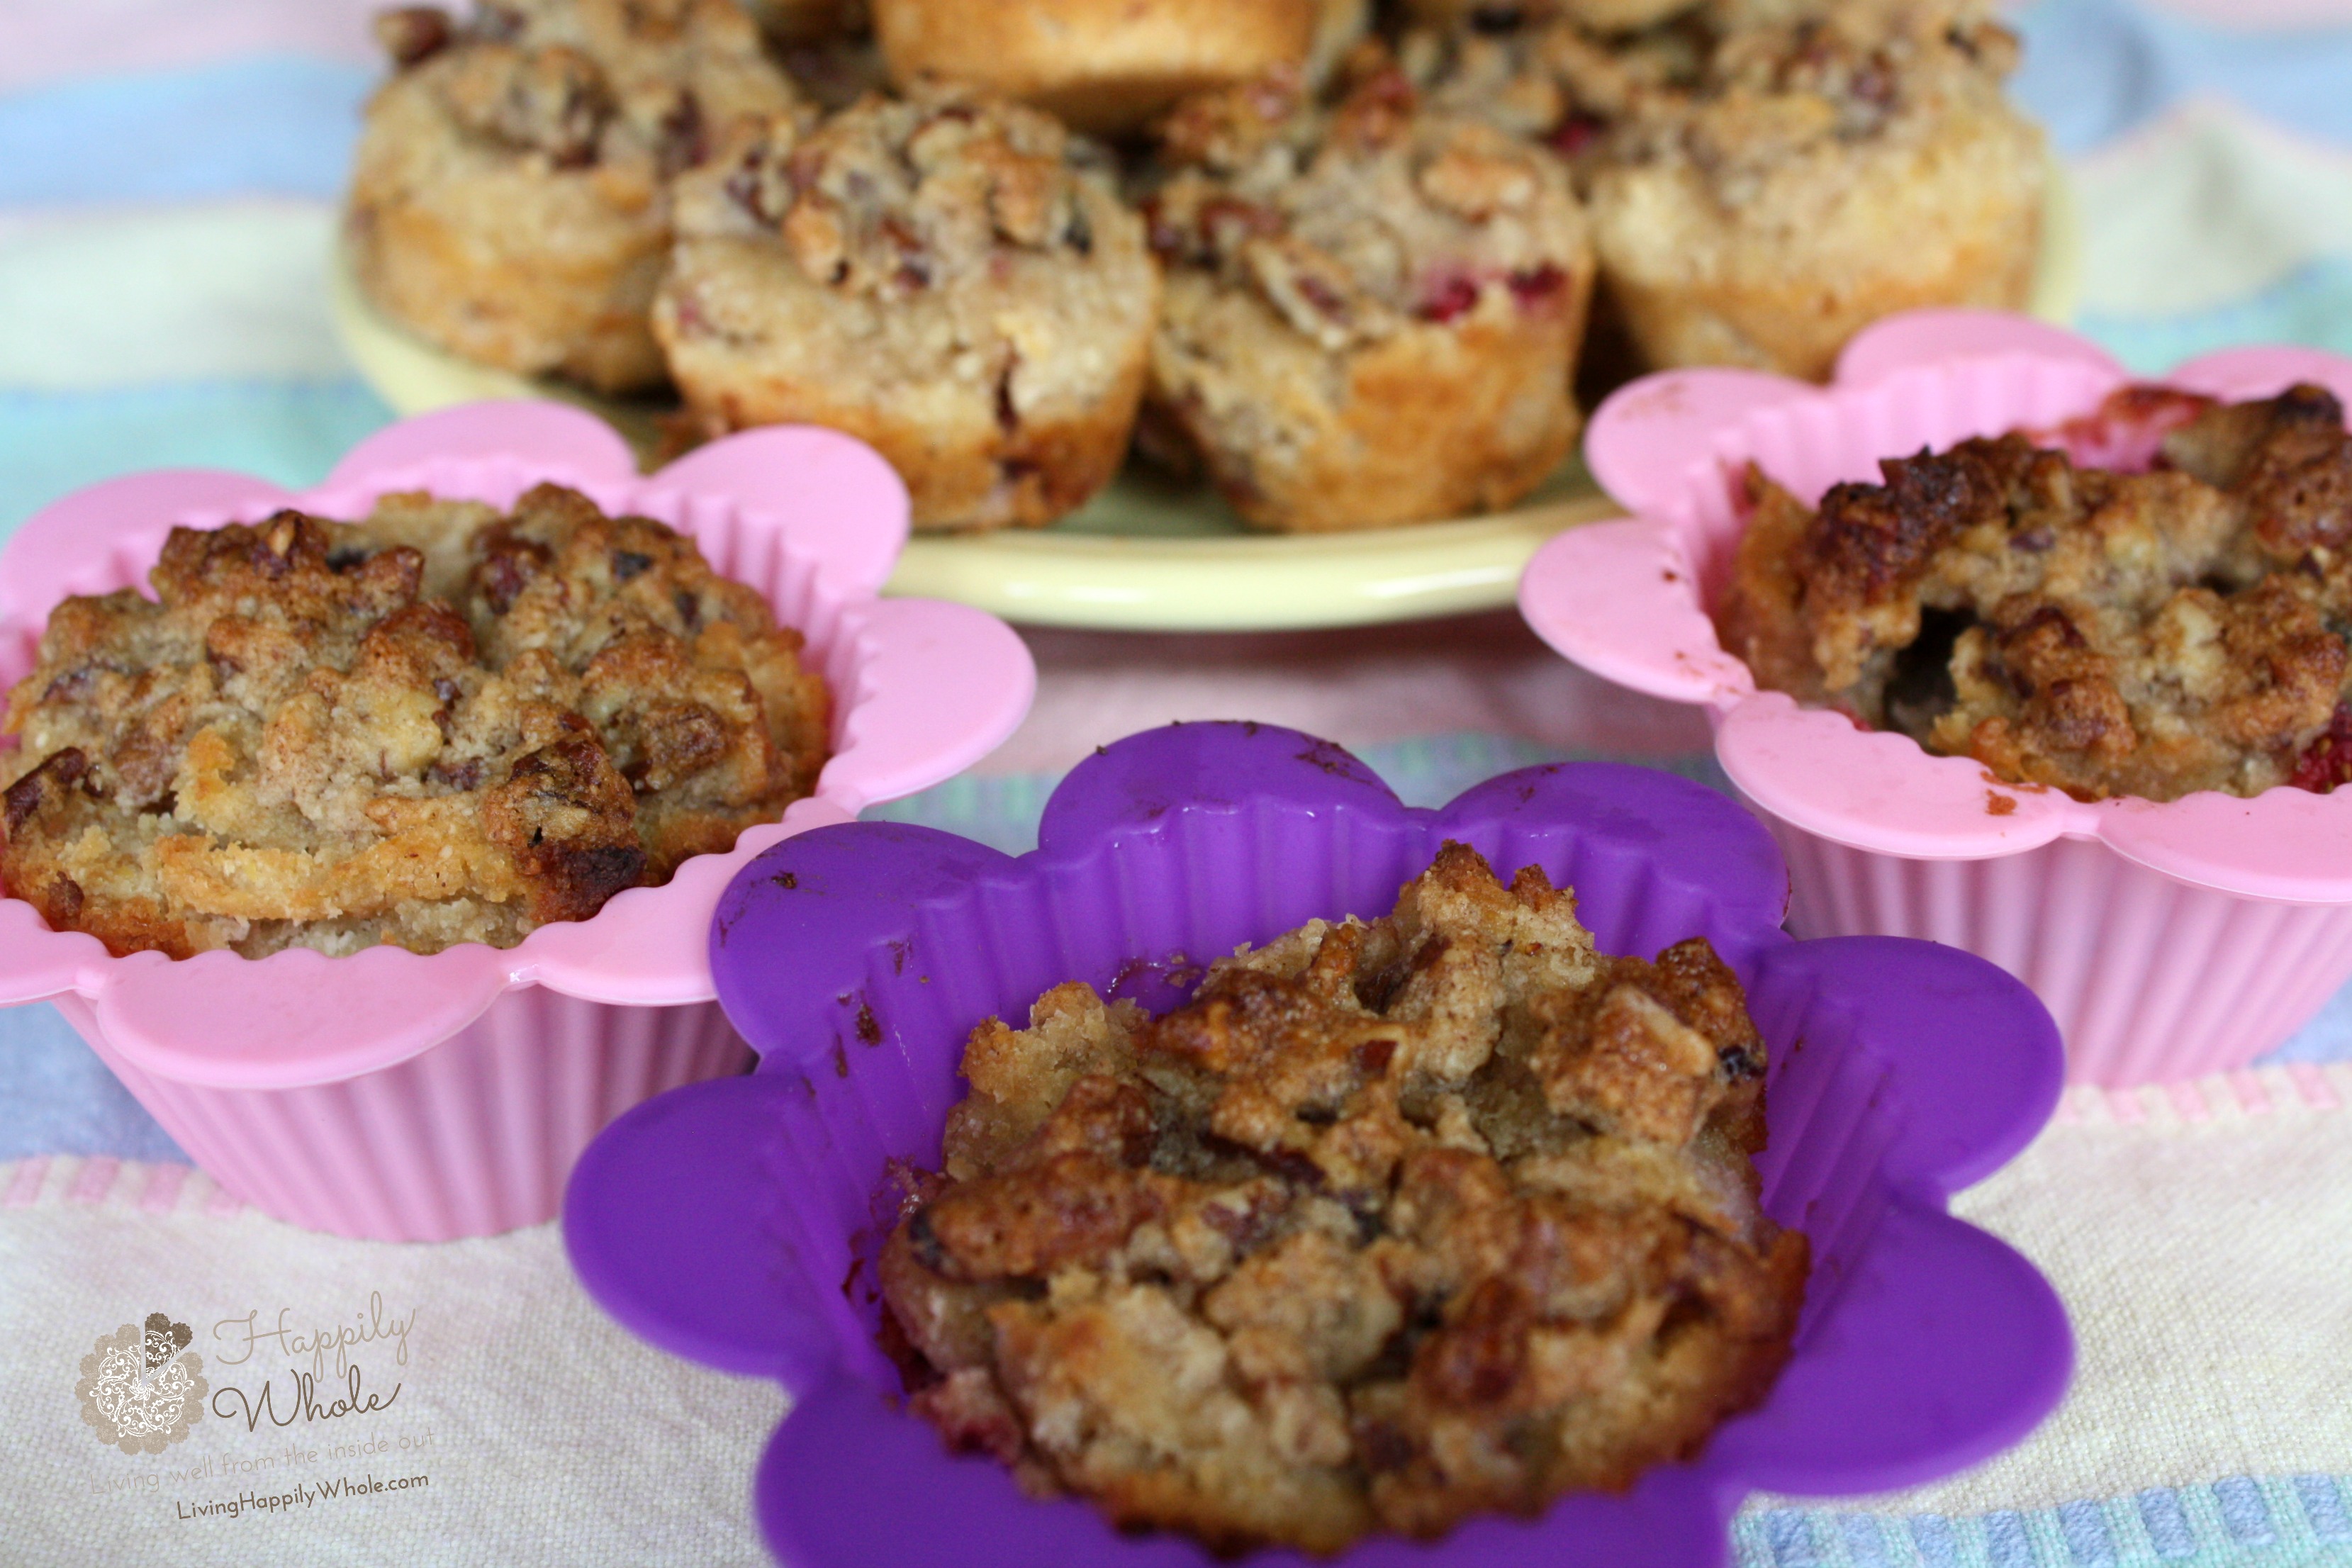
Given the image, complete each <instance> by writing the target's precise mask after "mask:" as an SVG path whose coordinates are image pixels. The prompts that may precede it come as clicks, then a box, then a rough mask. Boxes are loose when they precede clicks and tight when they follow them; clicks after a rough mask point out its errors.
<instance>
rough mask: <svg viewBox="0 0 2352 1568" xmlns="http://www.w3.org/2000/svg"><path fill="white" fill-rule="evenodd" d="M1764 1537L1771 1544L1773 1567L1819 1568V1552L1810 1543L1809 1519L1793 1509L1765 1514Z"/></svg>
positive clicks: (1811, 1528) (1820, 1557) (1820, 1559)
mask: <svg viewBox="0 0 2352 1568" xmlns="http://www.w3.org/2000/svg"><path fill="white" fill-rule="evenodd" d="M1764 1539H1765V1540H1766V1541H1767V1542H1769V1543H1770V1545H1771V1548H1772V1561H1773V1563H1774V1564H1775V1565H1776V1568H1820V1565H1821V1561H1822V1554H1821V1552H1820V1551H1819V1550H1818V1549H1817V1548H1816V1547H1815V1546H1814V1544H1813V1527H1812V1521H1811V1520H1809V1519H1807V1518H1806V1517H1805V1516H1804V1515H1803V1514H1801V1513H1800V1512H1798V1511H1797V1510H1795V1509H1789V1508H1782V1509H1774V1510H1772V1511H1771V1512H1769V1513H1768V1514H1766V1515H1765V1516H1764Z"/></svg>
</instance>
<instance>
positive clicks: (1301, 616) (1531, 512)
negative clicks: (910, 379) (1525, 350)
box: [331, 164, 2082, 631]
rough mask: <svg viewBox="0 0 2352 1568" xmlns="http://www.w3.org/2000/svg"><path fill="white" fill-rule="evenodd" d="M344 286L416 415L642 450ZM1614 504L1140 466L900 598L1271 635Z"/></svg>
mask: <svg viewBox="0 0 2352 1568" xmlns="http://www.w3.org/2000/svg"><path fill="white" fill-rule="evenodd" d="M2049 190H2050V199H2049V205H2048V206H2047V207H2046V208H2045V210H2044V212H2043V215H2042V258H2041V263H2040V266H2039V268H2037V272H2036V276H2035V278H2034V289H2033V300H2032V310H2033V313H2034V314H2035V315H2037V316H2041V317H2042V318H2043V319H2045V320H2048V321H2059V322H2062V323H2063V322H2064V321H2068V320H2069V319H2070V318H2071V317H2072V316H2073V315H2074V303H2075V298H2076V294H2077V282H2078V270H2079V264H2080V261H2081V257H2082V237H2081V234H2080V232H2079V230H2078V228H2077V219H2076V216H2075V213H2074V199H2073V191H2072V189H2071V187H2070V186H2069V185H2068V184H2067V182H2066V180H2065V178H2064V176H2063V174H2062V173H2060V172H2059V171H2058V170H2057V168H2056V167H2055V165H2054V164H2053V169H2052V176H2051V179H2050V182H2049ZM331 288H332V289H333V306H334V316H335V323H336V326H337V327H338V329H339V330H340V331H341V334H342V338H343V342H344V344H345V346H346V347H348V348H349V349H350V351H351V353H352V358H353V359H354V360H355V361H357V362H358V364H359V368H360V372H361V374H362V375H364V376H365V377H366V378H367V379H368V381H369V382H370V383H371V384H373V385H374V387H375V389H376V391H377V392H379V393H381V394H382V395H383V398H384V400H385V401H386V402H388V403H390V404H391V405H393V406H394V408H396V409H398V410H399V411H400V412H401V413H403V414H420V413H423V412H425V410H427V409H433V408H443V407H446V406H448V405H450V404H453V403H470V402H474V401H477V400H478V399H481V398H486V397H558V398H562V399H563V400H565V401H567V402H571V403H576V404H579V405H582V406H583V407H586V408H590V409H593V410H594V411H595V412H596V413H598V414H601V415H603V416H604V417H605V418H607V419H609V420H611V421H612V422H613V424H614V426H617V427H618V428H619V429H620V431H621V432H622V434H623V435H625V436H626V437H628V438H629V439H630V441H631V442H632V443H633V444H635V446H636V447H637V448H638V450H639V451H640V452H641V453H642V452H644V451H646V450H648V449H649V448H650V447H652V446H653V445H654V442H655V439H656V419H657V418H658V416H659V413H660V408H659V405H655V404H651V403H637V402H621V401H614V400H612V399H606V398H598V397H595V396H593V395H589V394H586V393H583V392H581V391H578V390H577V389H574V388H571V387H567V386H565V385H563V384H561V383H555V382H537V381H531V380H528V379H526V378H524V377H521V376H518V375H514V374H509V373H508V372H505V371H499V370H492V369H489V368H488V367H486V366H483V365H478V364H474V363H469V362H467V361H466V360H461V359H458V358H457V357H456V356H454V355H451V354H447V353H443V352H442V351H441V350H439V349H436V348H434V347H432V346H431V345H429V344H427V343H425V342H422V341H421V340H419V339H416V338H413V337H410V336H409V335H408V334H407V333H405V332H404V331H401V330H400V329H399V328H397V327H394V326H393V325H392V324H391V323H390V322H388V321H385V320H384V319H383V317H381V316H379V315H378V314H377V313H376V312H375V310H373V308H372V307H371V306H370V305H369V304H368V302H367V300H365V299H364V298H363V297H362V295H361V293H360V291H359V288H358V285H357V284H356V282H355V281H354V280H353V279H352V270H351V268H350V266H349V264H348V260H347V259H346V258H342V257H340V256H339V257H338V258H337V261H336V265H335V267H334V268H333V273H332V279H331ZM1617 510H1618V508H1617V507H1616V506H1615V505H1614V504H1613V503H1612V501H1611V500H1609V498H1608V497H1606V496H1604V495H1602V494H1601V491H1600V490H1599V489H1597V488H1596V487H1595V486H1594V485H1593V483H1592V481H1591V479H1590V478H1588V477H1587V476H1586V475H1585V473H1584V470H1583V467H1582V465H1581V464H1580V463H1570V465H1569V466H1568V467H1567V468H1563V469H1562V470H1561V471H1560V472H1559V474H1557V475H1555V476H1554V477H1553V478H1552V479H1551V480H1550V481H1549V482H1548V483H1547V484H1546V485H1545V486H1544V487H1543V488H1542V489H1539V490H1538V491H1537V492H1536V493H1535V494H1534V495H1533V496H1531V497H1529V498H1528V500H1526V501H1525V502H1523V503H1521V504H1520V505H1519V506H1518V507H1517V508H1516V509H1514V510H1511V511H1507V512H1502V513H1497V514H1496V515H1494V516H1491V517H1479V518H1469V519H1465V520H1464V521H1458V522H1428V523H1421V524H1418V525H1416V526H1414V527H1412V528H1383V529H1374V530H1367V531H1363V532H1360V533H1332V534H1297V535H1269V534H1263V533H1255V532H1252V531H1249V530H1247V529H1245V528H1244V527H1243V526H1242V523H1241V521H1240V520H1239V519H1238V518H1236V517H1235V516H1234V514H1233V512H1232V511H1231V510H1228V509H1227V508H1226V507H1225V506H1224V504H1223V502H1221V501H1220V500H1217V499H1216V498H1215V496H1213V494H1211V493H1210V492H1208V491H1207V490H1205V489H1190V488H1177V487H1172V486H1169V485H1166V484H1161V483H1158V482H1155V481H1154V480H1153V479H1150V477H1149V476H1146V475H1140V474H1137V473H1134V472H1129V474H1127V475H1125V476H1123V477H1122V478H1120V479H1118V481H1117V482H1116V483H1114V484H1113V485H1112V486H1111V487H1110V489H1108V490H1107V491H1105V492H1104V493H1103V494H1102V495H1100V496H1098V497H1097V498H1096V499H1095V500H1093V501H1091V502H1089V503H1088V504H1087V506H1086V507H1084V508H1082V509H1081V510H1078V511H1077V512H1076V513H1074V514H1072V515H1071V516H1069V517H1066V518H1064V519H1063V520H1062V521H1060V522H1058V523H1056V524H1055V525H1054V526H1053V527H1051V528H1047V529H1037V530H1008V531H1003V532H998V533H980V534H929V535H920V534H919V535H917V536H916V538H915V539H914V540H913V542H910V543H909V544H908V546H907V551H906V553H905V554H904V555H902V556H900V557H899V560H898V572H897V573H896V574H894V575H893V576H892V577H891V579H890V583H889V587H888V591H889V592H891V593H896V594H919V595H925V596H927V597H930V598H939V599H958V600H961V601H962V602H963V603H965V604H967V605H978V606H979V607H981V608H982V609H984V610H988V611H991V612H992V613H994V614H996V615H1000V616H1004V617H1006V618H1007V619H1009V620H1016V621H1027V622H1030V623H1032V624H1034V625H1044V626H1097V627H1105V628H1110V629H1115V630H1123V631H1239V630H1255V631H1272V630H1280V629H1286V628H1292V627H1302V626H1357V625H1362V624H1365V623H1368V622H1378V621H1402V620H1412V619H1416V618H1419V617H1422V616H1450V615H1461V614H1465V613H1467V612H1470V611H1473V610H1488V609H1496V608H1500V607H1501V606H1503V605H1508V604H1509V603H1511V601H1512V597H1513V595H1514V594H1515V592H1516V591H1517V586H1518V581H1519V573H1520V571H1521V569H1522V568H1524V567H1525V566H1526V565H1527V563H1528V557H1529V556H1531V555H1533V554H1534V553H1535V552H1536V550H1537V547H1538V546H1539V545H1541V544H1542V543H1543V542H1544V541H1545V540H1547V539H1549V538H1550V537H1551V536H1552V535H1553V534H1555V533H1557V532H1559V531H1560V530H1561V529H1563V528H1570V527H1573V526H1574V525H1575V524H1577V523H1580V522H1591V521H1596V520H1598V519H1601V518H1604V517H1611V516H1614V515H1615V514H1616V512H1617Z"/></svg>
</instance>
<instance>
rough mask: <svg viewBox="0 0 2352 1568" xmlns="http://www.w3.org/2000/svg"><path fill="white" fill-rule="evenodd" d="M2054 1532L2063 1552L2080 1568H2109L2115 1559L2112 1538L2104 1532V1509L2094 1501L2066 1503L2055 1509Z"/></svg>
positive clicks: (2113, 1539)
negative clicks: (2079, 1565) (2056, 1523)
mask: <svg viewBox="0 0 2352 1568" xmlns="http://www.w3.org/2000/svg"><path fill="white" fill-rule="evenodd" d="M2058 1535H2059V1538H2060V1539H2061V1540H2063V1542H2065V1543H2066V1551H2067V1552H2068V1553H2069V1554H2070V1555H2072V1556H2073V1557H2074V1561H2075V1562H2077V1563H2082V1564H2083V1568H2110V1565H2111V1564H2112V1563H2114V1562H2115V1560H2116V1543H2115V1538H2114V1537H2113V1536H2112V1535H2111V1534H2109V1533H2108V1531H2107V1513H2106V1510H2105V1509H2103V1508H2101V1507H2100V1506H2099V1505H2098V1504H2097V1503H2095V1502H2070V1503H2068V1504H2067V1505H2066V1506H2065V1507H2063V1508H2062V1509H2060V1510H2058Z"/></svg>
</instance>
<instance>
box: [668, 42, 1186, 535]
mask: <svg viewBox="0 0 2352 1568" xmlns="http://www.w3.org/2000/svg"><path fill="white" fill-rule="evenodd" d="M1088 158H1089V153H1088V150H1087V147H1086V146H1085V144H1083V143H1079V142H1073V141H1072V140H1071V138H1070V137H1069V135H1068V133H1067V132H1065V131H1064V130H1063V129H1062V127H1061V126H1060V125H1059V124H1057V123H1056V122H1055V121H1053V120H1051V119H1050V118H1048V117H1047V116H1045V115H1043V114H1040V113H1038V112H1037V111H1036V110H1030V109H1024V108H1022V107H1020V106H1019V105H1017V104H1011V103H1007V102H1004V101H1003V100H996V99H984V98H978V97H974V96H971V95H970V94H968V93H966V92H964V91H963V90H961V89H929V88H926V89H919V90H918V91H917V92H916V94H915V95H914V96H913V97H912V98H910V99H908V100H903V101H892V100H882V99H868V100H864V101H862V102H860V103H858V104H856V105H855V106H853V107H851V108H849V109H847V110H843V111H841V112H840V113H838V114H835V115H834V116H832V117H830V118H829V119H827V120H825V121H824V122H823V123H822V124H821V125H818V126H816V127H814V129H803V126H802V124H801V123H800V122H799V121H794V120H791V119H782V120H777V121H771V122H769V123H768V124H766V125H765V126H762V127H759V128H757V129H756V130H754V131H752V132H748V133H747V134H746V135H745V136H744V137H743V138H742V139H740V141H738V142H736V143H734V144H732V145H731V146H730V148H729V150H728V152H727V153H726V154H725V156H724V157H723V158H721V159H719V160H718V161H715V162H714V163H713V164H712V165H711V167H709V169H706V170H702V171H699V172H698V173H697V174H692V175H689V176H688V177H686V178H685V179H682V180H681V181H680V182H679V184H678V193H677V221H678V230H679V243H678V246H677V258H676V261H675V264H674V267H673V269H672V271H671V274H670V276H669V279H668V280H667V282H665V283H664V284H663V286H662V289H661V294H660V298H659V300H657V301H656V305H655V310H654V331H655V332H656V334H657V335H658V336H659V338H660V340H661V342H662V346H663V347H664V348H665V349H666V350H667V353H668V355H669V362H670V368H671V372H672V374H674V375H675V376H676V378H677V384H678V388H679V390H680V391H681V392H682V393H683V394H684V395H685V397H686V400H687V403H688V406H689V407H690V409H691V410H692V411H693V413H694V414H695V415H696V416H697V417H698V419H699V420H700V422H701V423H702V425H703V426H704V427H705V428H707V429H709V430H710V431H712V432H713V433H717V432H721V431H726V430H735V429H740V428H742V427H744V426H750V425H768V424H780V423H790V422H802V423H808V424H816V425H826V426H832V427H834V428H835V429H839V430H845V431H847V432H849V433H850V434H851V435H853V436H856V437H858V438H859V439H861V440H863V441H866V443H868V444H869V445H871V446H872V447H875V448H876V449H877V451H879V452H880V453H881V454H882V456H883V457H884V458H887V459H888V460H889V462H890V464H891V466H892V467H893V468H896V469H897V470H898V475H899V477H900V478H901V479H904V480H906V482H907V488H908V491H909V492H910V494H911V495H912V497H913V500H914V518H915V524H916V526H917V527H919V528H992V527H1000V526H1003V525H1006V524H1012V525H1015V526H1024V527H1034V526H1037V525H1041V524H1044V523H1046V522H1050V521H1053V520H1054V519H1055V518H1057V517H1059V516H1061V515H1062V514H1063V513H1065V512H1066V511H1069V510H1071V509H1073V508H1075V507H1076V506H1078V505H1080V504H1081V503H1083V502H1084V501H1085V500H1087V498H1088V497H1089V496H1091V495H1093V494H1094V493H1095V492H1096V491H1097V489H1101V488H1102V487H1103V486H1104V485H1105V484H1107V483H1108V482H1109V480H1110V479H1111V477H1112V476H1113V475H1114V474H1116V473H1117V472H1118V466H1119V462H1120V459H1121V458H1122V457H1123V455H1124V453H1125V451H1126V447H1127V440H1128V436H1129V432H1130V430H1131V429H1132V428H1133V426H1134V423H1135V410H1136V404H1137V401H1138V399H1139V397H1140V396H1141V395H1142V389H1143V375H1144V363H1145V359H1146V357H1147V355H1148V353H1149V350H1150V336H1151V323H1152V321H1153V319H1154V318H1155V317H1156V315H1157V314H1158V311H1159V307H1160V277H1159V272H1158V269H1157V268H1155V267H1154V266H1153V265H1152V260H1151V256H1150V252H1149V251H1148V250H1147V249H1146V248H1145V246H1144V242H1143V226H1142V223H1141V221H1140V220H1139V219H1138V218H1137V216H1135V214H1134V213H1132V212H1130V211H1129V210H1128V209H1127V208H1126V207H1125V206H1123V205H1121V204H1120V203H1119V201H1118V197H1117V196H1116V195H1114V194H1113V192H1112V190H1111V184H1110V180H1109V178H1108V175H1107V174H1105V173H1103V172H1102V171H1101V170H1100V169H1099V168H1098V167H1097V166H1096V165H1094V164H1093V163H1089V162H1088Z"/></svg>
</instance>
